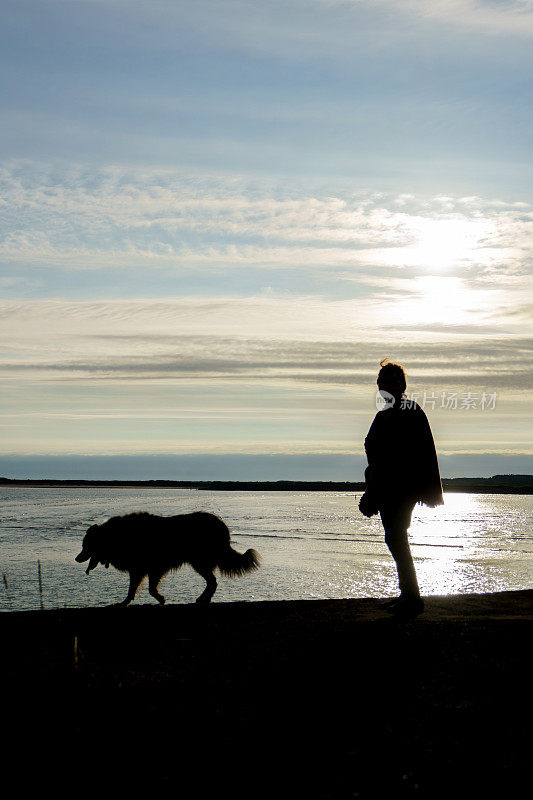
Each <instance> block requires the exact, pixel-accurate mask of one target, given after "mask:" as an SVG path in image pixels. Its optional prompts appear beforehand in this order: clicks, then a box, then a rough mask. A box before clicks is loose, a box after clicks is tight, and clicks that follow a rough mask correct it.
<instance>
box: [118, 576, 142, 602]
mask: <svg viewBox="0 0 533 800" xmlns="http://www.w3.org/2000/svg"><path fill="white" fill-rule="evenodd" d="M143 578H144V575H143V574H142V573H139V572H130V588H129V590H128V594H127V596H126V598H125V600H122V602H120V603H118V605H119V606H127V605H129V603H131V601H132V600H133V599H134V597H135V594H136V592H137V589H138V588H139V584H140V583H141V581H142V579H143Z"/></svg>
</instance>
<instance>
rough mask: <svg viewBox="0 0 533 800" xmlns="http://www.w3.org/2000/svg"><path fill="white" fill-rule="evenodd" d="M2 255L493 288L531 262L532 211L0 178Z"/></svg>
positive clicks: (377, 197) (172, 176)
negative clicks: (370, 270) (436, 280)
mask: <svg viewBox="0 0 533 800" xmlns="http://www.w3.org/2000/svg"><path fill="white" fill-rule="evenodd" d="M0 181H1V189H2V192H1V197H2V204H3V208H4V214H3V231H2V243H1V245H0V255H1V257H2V258H3V259H4V260H5V261H6V262H11V263H16V264H18V265H23V266H24V265H26V266H28V265H33V266H35V265H37V266H42V267H46V266H49V265H54V266H60V267H63V268H67V269H98V268H103V269H108V268H109V267H118V268H123V269H125V268H127V267H132V266H144V267H146V268H148V269H154V268H158V267H165V268H168V267H174V268H175V269H177V270H179V269H180V268H206V267H217V266H223V267H228V266H232V267H233V266H235V267H246V268H250V267H258V268H265V267H271V268H278V269H279V268H289V267H290V268H292V269H299V268H300V269H301V268H306V269H307V268H311V269H312V268H322V267H328V268H334V269H337V270H338V269H342V268H344V269H345V268H349V267H352V268H354V269H355V270H360V269H361V268H363V267H369V266H370V267H379V266H384V267H389V268H391V269H395V268H402V267H415V268H423V269H426V270H428V271H429V272H431V271H432V270H437V271H438V270H441V269H452V270H453V269H456V270H460V271H461V272H462V273H468V272H469V271H473V270H476V274H477V276H478V277H479V275H480V274H484V275H491V276H494V277H498V278H501V277H502V276H504V275H513V274H522V273H523V272H524V270H525V269H526V267H527V265H528V263H530V261H531V249H530V243H531V240H532V239H533V209H532V207H531V206H530V205H528V204H527V203H524V202H519V201H518V202H515V203H505V202H503V201H493V200H484V199H483V198H480V197H455V198H454V197H442V196H437V197H429V198H421V197H415V196H413V195H405V194H404V195H385V194H383V193H372V192H369V191H359V192H357V191H356V192H351V193H350V194H347V193H346V192H344V193H339V194H335V195H332V194H331V193H330V194H324V193H320V194H319V193H317V194H314V195H309V194H306V193H304V192H302V190H301V189H298V188H296V187H295V188H294V189H293V191H291V189H290V187H288V186H284V187H281V186H276V185H268V183H267V184H263V185H261V183H258V182H255V183H251V182H249V181H246V180H245V179H242V178H240V179H239V178H235V177H231V176H227V177H226V178H224V177H215V176H212V177H208V176H206V177H204V178H202V179H198V178H192V177H186V176H183V175H180V174H176V173H172V172H168V171H152V172H149V171H146V170H145V171H144V172H142V171H141V172H140V173H137V174H134V173H131V172H129V171H127V170H120V169H118V168H109V169H101V170H99V171H98V172H97V173H96V174H95V173H94V172H89V173H88V172H86V171H85V170H84V169H83V168H82V167H79V168H77V169H75V168H74V169H72V168H71V169H70V170H63V171H61V170H58V169H55V170H54V169H52V168H44V167H42V166H39V165H35V164H18V165H16V164H12V165H8V166H6V167H4V169H3V170H2V172H1V173H0Z"/></svg>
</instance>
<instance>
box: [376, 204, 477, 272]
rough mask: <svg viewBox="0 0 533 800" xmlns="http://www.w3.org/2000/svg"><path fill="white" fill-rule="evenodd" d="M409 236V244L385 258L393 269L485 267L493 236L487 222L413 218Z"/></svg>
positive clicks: (410, 221)
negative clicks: (490, 236) (489, 242)
mask: <svg viewBox="0 0 533 800" xmlns="http://www.w3.org/2000/svg"><path fill="white" fill-rule="evenodd" d="M407 235H408V238H409V242H408V243H406V244H405V245H400V246H398V247H395V248H393V249H392V250H391V251H390V253H388V254H385V258H386V261H387V262H388V263H390V264H391V266H392V265H396V266H405V267H421V268H425V269H428V270H431V271H432V272H435V271H443V270H446V271H448V270H449V269H450V268H453V267H460V266H470V265H471V264H483V263H485V262H486V261H487V258H488V257H489V254H488V252H486V251H485V249H484V244H485V243H486V242H487V241H488V238H489V235H490V225H489V222H488V221H487V220H482V219H471V218H466V217H458V216H457V217H456V216H454V217H446V218H444V219H427V218H426V217H412V218H410V219H409V221H408V223H407Z"/></svg>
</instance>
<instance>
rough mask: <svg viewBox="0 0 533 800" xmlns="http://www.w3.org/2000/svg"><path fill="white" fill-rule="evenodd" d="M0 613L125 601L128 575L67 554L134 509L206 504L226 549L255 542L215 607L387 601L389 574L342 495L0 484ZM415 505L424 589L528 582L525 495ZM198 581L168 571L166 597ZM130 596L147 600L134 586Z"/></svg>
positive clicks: (367, 523)
mask: <svg viewBox="0 0 533 800" xmlns="http://www.w3.org/2000/svg"><path fill="white" fill-rule="evenodd" d="M0 498H1V503H2V505H1V509H2V510H1V529H0V572H1V577H2V581H1V584H0V609H1V610H2V611H22V610H34V609H39V608H45V609H61V608H81V607H88V606H91V607H94V606H106V605H109V604H112V603H116V602H118V601H120V600H122V599H124V597H125V596H126V592H127V586H128V576H127V575H126V574H124V573H120V572H117V571H116V570H114V569H113V568H109V569H105V568H104V567H103V566H99V567H97V568H96V569H95V570H93V571H92V572H91V573H90V575H86V574H85V567H86V564H78V563H77V562H76V561H75V560H74V559H75V556H76V555H77V554H78V553H79V552H80V550H81V542H82V539H83V536H84V533H85V531H86V530H87V528H88V527H89V526H90V525H92V524H94V523H102V522H104V521H105V520H106V519H108V518H109V517H111V516H115V515H117V514H126V513H130V512H132V511H148V512H151V513H153V514H161V515H172V514H180V513H188V512H191V511H209V512H211V513H213V514H217V515H219V516H220V517H221V518H222V519H223V520H224V521H225V522H226V524H227V525H228V527H229V528H230V531H231V536H232V541H233V546H234V547H235V548H236V549H237V550H240V551H244V550H246V549H248V548H249V547H253V548H254V549H255V550H257V551H258V552H259V553H260V556H261V561H262V564H261V568H260V569H259V570H258V571H257V572H253V573H249V574H247V575H245V576H243V577H240V578H233V579H230V578H225V577H223V576H221V577H220V578H219V586H218V590H217V592H216V594H215V597H214V599H213V602H243V601H244V602H254V601H261V600H296V599H302V600H312V599H319V598H321V599H325V598H357V597H359V598H361V597H375V598H382V597H392V596H394V595H396V594H397V593H398V587H397V577H396V570H395V568H394V563H393V561H392V558H391V557H390V554H389V552H388V550H387V547H386V545H385V543H384V538H383V529H382V527H381V523H380V521H379V518H378V517H373V518H371V519H367V518H365V517H363V516H362V515H361V514H360V512H359V511H358V508H357V503H358V500H359V497H356V496H355V495H354V494H352V493H349V492H320V491H319V492H309V491H289V492H280V491H257V492H255V491H241V492H239V491H207V490H197V489H173V488H164V489H161V488H131V487H128V488H122V487H113V488H108V487H106V488H100V487H84V488H75V487H22V486H4V487H0ZM444 500H445V503H444V506H440V507H439V508H435V509H430V508H426V507H422V506H416V507H415V510H414V513H413V520H412V524H411V528H410V532H409V535H410V541H411V547H412V552H413V557H414V560H415V566H416V571H417V575H418V580H419V584H420V590H421V592H422V594H423V595H452V594H465V593H466V594H468V593H485V592H499V591H507V590H514V589H531V588H532V569H531V567H532V556H533V525H532V516H533V514H532V512H533V496H531V495H502V494H462V493H461V494H460V493H446V494H445V497H444ZM204 586H205V582H204V581H203V579H202V578H201V577H200V576H199V575H197V574H196V573H195V572H194V571H193V570H192V569H191V568H190V567H188V566H185V567H182V568H181V570H179V571H178V572H173V573H169V574H168V575H167V576H166V577H165V578H164V579H163V581H162V582H161V587H160V591H161V592H162V594H164V595H165V597H166V600H167V603H192V602H194V601H195V599H196V597H198V595H199V594H200V593H201V592H202V591H203V588H204ZM135 603H140V604H145V603H155V600H153V598H152V597H150V595H149V594H148V591H147V587H146V586H142V587H141V588H140V589H139V591H138V594H137V597H136V599H135Z"/></svg>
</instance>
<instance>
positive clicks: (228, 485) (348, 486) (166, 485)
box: [0, 476, 533, 495]
mask: <svg viewBox="0 0 533 800" xmlns="http://www.w3.org/2000/svg"><path fill="white" fill-rule="evenodd" d="M525 477H528V478H531V483H529V484H528V483H524V484H519V485H517V484H516V483H502V482H501V481H498V482H492V480H493V479H491V478H443V479H442V488H443V491H444V492H453V493H468V494H520V495H529V494H533V477H532V476H525ZM2 486H5V487H9V486H23V487H27V488H65V489H69V488H72V489H82V488H100V489H132V488H135V489H143V488H144V489H194V490H198V491H209V490H210V491H241V492H246V491H256V492H261V491H262V492H265V491H269V492H274V491H276V492H297V491H305V492H328V491H329V492H364V490H365V483H364V482H361V481H171V480H146V481H122V480H112V481H103V480H102V481H98V480H54V479H38V480H37V479H27V480H26V479H24V480H22V479H21V480H18V479H11V478H0V487H2Z"/></svg>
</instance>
